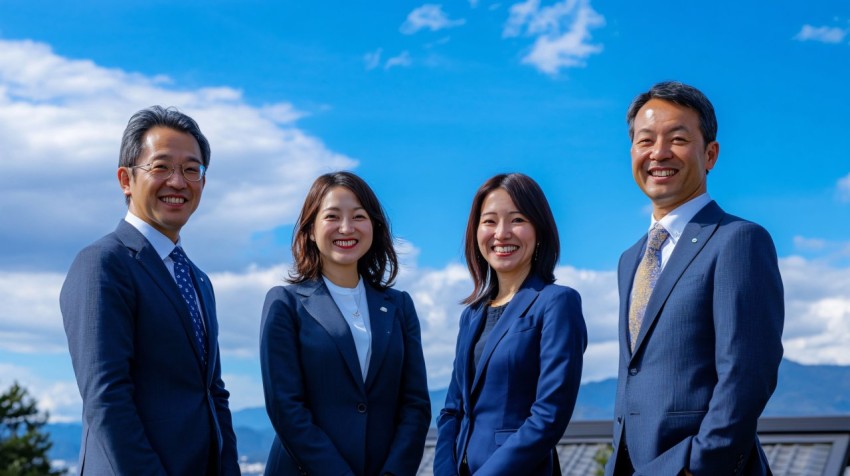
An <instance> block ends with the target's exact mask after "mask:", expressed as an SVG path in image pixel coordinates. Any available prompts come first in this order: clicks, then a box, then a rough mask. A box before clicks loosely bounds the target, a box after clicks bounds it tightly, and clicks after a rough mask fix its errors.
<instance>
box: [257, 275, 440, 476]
mask: <svg viewBox="0 0 850 476" xmlns="http://www.w3.org/2000/svg"><path fill="white" fill-rule="evenodd" d="M366 299H367V301H368V303H369V324H370V327H371V330H372V356H371V359H370V363H369V371H368V373H367V375H366V381H365V382H364V381H363V376H362V372H361V370H360V363H359V360H358V358H357V350H356V348H355V345H354V339H353V337H352V335H351V330H350V329H349V327H348V324H347V323H346V322H345V319H344V318H343V316H342V314H341V313H340V311H339V308H337V306H336V303H335V302H334V300H333V297H331V295H330V293H329V292H328V288H327V286H325V283H324V281H323V280H322V279H321V278H319V279H317V280H311V281H306V282H304V283H300V284H293V285H289V286H286V287H282V286H278V287H274V288H272V289H271V290H270V291H269V292H268V295H267V296H266V302H265V306H264V307H263V322H262V327H261V336H260V364H261V366H262V372H263V388H264V389H265V397H266V410H267V411H268V414H269V417H270V418H271V422H272V425H273V426H274V429H275V432H276V434H277V435H276V437H275V440H274V442H273V443H272V448H271V452H270V454H269V460H268V463H267V465H266V474H267V475H297V474H308V475H333V476H339V475H357V476H373V475H380V474H384V473H391V474H394V475H397V476H412V475H415V474H416V471H417V469H418V468H419V463H420V461H421V459H422V453H423V450H424V447H425V436H426V435H427V433H428V426H429V424H430V420H431V404H430V399H429V397H428V384H427V378H426V374H425V359H424V357H423V355H422V341H421V337H420V330H419V319H418V317H417V316H416V310H415V309H414V307H413V302H412V301H411V300H410V296H408V294H407V293H405V292H400V291H396V290H394V289H387V290H386V291H379V290H376V289H375V288H373V287H371V286H369V285H366Z"/></svg>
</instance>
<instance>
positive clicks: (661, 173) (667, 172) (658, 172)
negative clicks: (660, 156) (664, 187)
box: [649, 169, 679, 177]
mask: <svg viewBox="0 0 850 476" xmlns="http://www.w3.org/2000/svg"><path fill="white" fill-rule="evenodd" d="M678 172H679V171H678V170H674V169H655V170H650V171H649V175H651V176H653V177H671V176H673V175H676V174H677V173H678Z"/></svg>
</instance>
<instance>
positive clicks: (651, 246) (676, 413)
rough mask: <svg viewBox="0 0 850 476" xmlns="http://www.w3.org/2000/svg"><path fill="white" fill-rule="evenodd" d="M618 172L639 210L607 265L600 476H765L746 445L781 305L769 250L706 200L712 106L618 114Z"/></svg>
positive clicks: (713, 159) (771, 366)
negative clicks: (642, 203)
mask: <svg viewBox="0 0 850 476" xmlns="http://www.w3.org/2000/svg"><path fill="white" fill-rule="evenodd" d="M627 120H628V124H629V135H630V137H631V139H632V147H631V156H632V173H633V175H634V179H635V181H636V182H637V184H638V187H640V189H641V190H642V191H643V192H644V194H646V196H647V197H649V199H650V201H651V202H652V219H651V223H650V229H649V232H648V233H647V235H644V236H643V237H642V238H641V239H640V240H639V241H638V242H637V243H635V245H634V246H632V247H631V248H630V249H628V250H627V251H626V252H625V253H623V255H622V256H621V257H620V264H619V269H618V282H619V292H620V326H619V330H620V332H619V336H620V359H619V378H618V385H617V400H616V404H615V421H614V454H613V455H612V456H611V458H610V460H609V463H608V466H607V467H606V472H605V474H606V475H608V476H610V475H632V474H639V475H648V476H655V475H671V476H672V475H680V474H686V475H690V474H693V475H716V474H734V475H765V474H770V469H769V466H768V462H767V458H766V457H765V454H764V452H763V451H762V449H761V445H760V444H759V441H758V437H757V436H756V425H757V423H758V418H759V415H761V412H762V410H764V407H765V405H766V404H767V401H768V399H769V398H770V396H771V394H772V393H773V390H774V389H775V388H776V379H777V372H778V369H779V362H780V360H781V358H782V342H781V337H782V327H783V322H784V312H785V311H784V304H783V288H782V280H781V278H780V275H779V269H778V266H777V259H776V250H775V248H774V246H773V241H772V240H771V238H770V235H768V233H767V231H765V230H764V228H762V227H760V226H758V225H756V224H754V223H752V222H749V221H746V220H743V219H741V218H738V217H735V216H732V215H729V214H727V213H726V212H724V211H723V210H722V209H721V208H720V207H719V206H718V205H717V204H716V203H715V202H714V201H713V200H712V199H711V197H709V195H708V192H707V177H708V172H709V170H711V169H712V168H714V166H715V164H716V163H717V157H718V155H719V153H720V146H719V144H718V143H717V141H716V135H717V120H716V118H715V115H714V108H713V106H712V105H711V103H710V102H709V100H708V98H706V97H705V96H704V95H703V94H702V93H701V92H700V91H699V90H697V89H696V88H693V87H691V86H688V85H685V84H682V83H678V82H663V83H659V84H656V85H655V86H653V87H652V88H651V89H650V90H649V91H648V92H646V93H643V94H641V95H639V96H637V97H636V98H635V100H634V101H633V102H632V104H631V106H629V110H628V113H627Z"/></svg>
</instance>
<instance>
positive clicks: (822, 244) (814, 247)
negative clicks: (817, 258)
mask: <svg viewBox="0 0 850 476" xmlns="http://www.w3.org/2000/svg"><path fill="white" fill-rule="evenodd" d="M826 246H827V242H826V240H823V239H820V238H806V237H805V236H795V237H794V248H796V249H798V250H803V251H820V250H822V249H824V248H826Z"/></svg>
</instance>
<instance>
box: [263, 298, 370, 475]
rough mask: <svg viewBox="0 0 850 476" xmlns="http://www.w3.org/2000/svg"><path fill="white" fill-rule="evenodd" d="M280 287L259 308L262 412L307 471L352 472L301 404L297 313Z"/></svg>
mask: <svg viewBox="0 0 850 476" xmlns="http://www.w3.org/2000/svg"><path fill="white" fill-rule="evenodd" d="M286 294H287V292H286V290H285V289H284V288H282V287H276V288H272V289H271V290H270V291H269V293H268V295H267V296H266V302H265V305H264V306H263V323H262V329H261V335H260V366H261V370H262V374H263V390H264V393H265V398H266V411H267V412H268V414H269V418H270V419H271V422H272V426H273V427H274V429H275V432H276V433H277V436H278V438H279V439H280V441H281V442H282V443H283V445H284V447H285V448H286V451H288V452H289V454H290V455H291V456H292V458H293V459H294V460H295V461H296V462H297V464H298V465H299V466H300V467H301V468H302V469H303V470H304V471H306V472H307V473H309V474H315V475H319V476H321V475H329V476H330V475H333V476H338V475H352V476H353V475H354V472H353V471H352V470H351V468H349V467H348V463H346V461H345V459H344V458H343V457H342V455H341V454H340V453H339V451H338V450H337V449H336V447H335V446H334V444H333V442H332V441H331V440H330V438H329V437H328V435H327V434H326V433H325V432H324V431H323V430H322V429H321V428H319V427H318V426H317V425H315V424H314V423H313V415H312V413H311V411H310V409H309V408H308V406H307V403H308V402H307V395H306V393H305V390H304V388H305V387H304V375H303V374H302V370H301V362H300V357H299V355H298V349H299V348H300V345H299V342H298V327H297V321H298V316H297V314H296V313H297V311H296V309H295V304H294V303H293V302H292V300H291V299H286V297H287V296H286Z"/></svg>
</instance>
